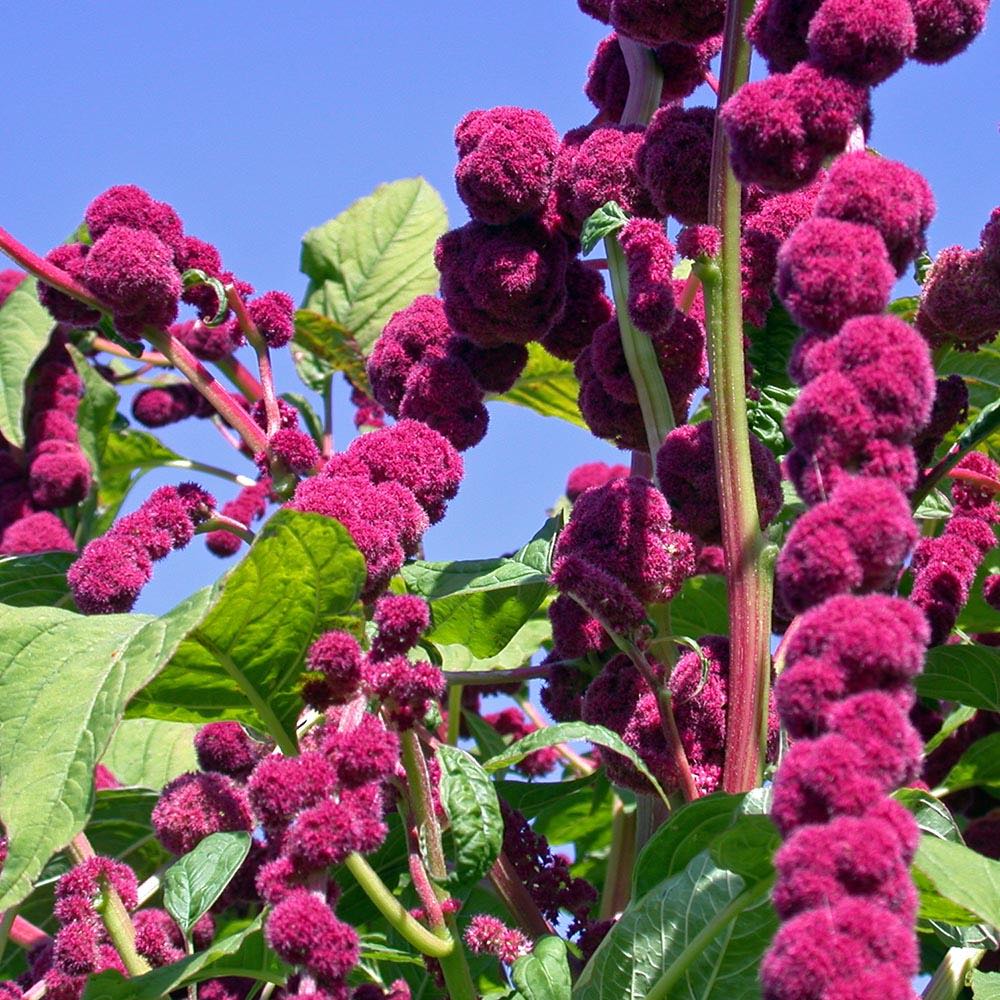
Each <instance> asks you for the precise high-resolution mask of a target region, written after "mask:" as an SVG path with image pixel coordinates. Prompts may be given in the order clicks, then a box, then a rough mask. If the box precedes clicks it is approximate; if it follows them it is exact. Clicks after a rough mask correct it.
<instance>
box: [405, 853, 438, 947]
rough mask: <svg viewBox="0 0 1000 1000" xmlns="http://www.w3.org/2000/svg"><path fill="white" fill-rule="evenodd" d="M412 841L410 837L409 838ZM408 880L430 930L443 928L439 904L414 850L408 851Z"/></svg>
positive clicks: (422, 864) (418, 856)
mask: <svg viewBox="0 0 1000 1000" xmlns="http://www.w3.org/2000/svg"><path fill="white" fill-rule="evenodd" d="M410 839H411V840H412V839H413V838H412V837H411V838H410ZM409 865H410V878H411V879H413V888H414V889H416V891H417V895H418V896H419V897H420V903H421V905H422V906H423V908H424V913H425V914H426V915H427V921H428V923H429V924H430V925H431V928H432V929H434V930H437V929H438V928H439V927H444V913H443V912H442V911H441V904H440V903H439V902H438V898H437V895H436V894H435V892H434V886H432V885H431V880H430V878H429V877H428V875H427V870H426V869H425V868H424V863H423V862H422V861H421V860H420V855H419V854H417V853H416V851H414V850H412V849H411V850H410V855H409Z"/></svg>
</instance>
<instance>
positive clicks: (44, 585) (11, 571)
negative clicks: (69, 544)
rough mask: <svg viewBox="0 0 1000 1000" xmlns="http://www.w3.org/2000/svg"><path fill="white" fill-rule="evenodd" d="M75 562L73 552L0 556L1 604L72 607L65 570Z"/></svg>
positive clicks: (24, 606)
mask: <svg viewBox="0 0 1000 1000" xmlns="http://www.w3.org/2000/svg"><path fill="white" fill-rule="evenodd" d="M75 560H76V553H74V552H44V553H42V554H41V555H37V556H2V557H0V603H3V604H10V605H12V606H13V607H16V608H30V607H33V606H35V605H39V604H44V605H53V604H58V605H61V606H63V607H66V606H69V607H72V605H73V598H72V597H70V595H69V587H68V586H67V585H66V570H68V569H69V568H70V566H71V565H72V564H73V562H74V561H75Z"/></svg>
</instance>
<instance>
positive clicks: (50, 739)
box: [0, 591, 208, 909]
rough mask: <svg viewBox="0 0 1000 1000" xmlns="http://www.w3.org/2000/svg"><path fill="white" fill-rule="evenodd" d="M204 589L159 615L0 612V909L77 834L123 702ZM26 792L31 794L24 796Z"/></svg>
mask: <svg viewBox="0 0 1000 1000" xmlns="http://www.w3.org/2000/svg"><path fill="white" fill-rule="evenodd" d="M207 605H208V595H207V592H205V591H201V592H199V593H197V594H195V595H194V596H193V597H190V598H188V599H187V600H186V601H184V602H183V603H182V604H180V605H179V606H178V607H176V608H174V610H173V611H170V612H169V613H168V614H166V615H164V616H163V617H162V618H151V617H149V616H148V615H99V616H95V617H83V616H81V615H76V614H72V613H70V612H68V611H62V610H59V609H57V608H25V609H14V608H8V607H0V774H2V775H3V781H2V782H0V816H3V821H4V825H5V826H6V828H7V834H8V837H9V854H8V857H7V861H6V863H5V864H4V867H3V871H2V872H0V909H6V908H7V907H9V906H13V905H15V904H16V903H17V902H18V901H19V900H21V899H23V898H24V897H25V896H26V895H27V894H28V893H29V892H30V891H31V884H32V882H33V880H34V879H35V878H36V877H37V876H38V874H39V872H41V870H42V866H43V865H44V864H45V862H46V861H47V860H48V858H49V856H50V855H51V854H52V852H53V851H55V850H57V849H59V848H60V847H63V846H64V845H65V844H67V843H68V842H69V841H70V839H71V838H72V837H73V836H75V835H76V834H77V833H79V832H80V830H82V829H83V827H84V825H85V824H86V821H87V815H88V814H89V812H90V809H91V806H92V805H93V774H94V766H95V765H96V764H97V761H98V759H99V758H100V756H101V754H102V753H103V752H104V749H105V747H107V745H108V742H109V741H110V739H111V734H112V733H113V732H114V729H115V726H117V724H118V722H119V720H120V719H121V717H122V714H123V713H124V711H125V705H126V704H127V703H128V701H129V699H130V698H131V697H132V696H133V695H134V694H135V693H136V691H138V690H139V689H140V688H141V687H142V686H143V685H144V684H146V683H148V682H149V680H150V678H152V677H154V676H155V675H156V674H157V672H158V671H159V670H161V669H162V667H163V665H164V664H165V663H166V662H167V660H168V659H169V658H170V657H171V656H172V655H173V653H174V650H175V649H176V648H177V646H178V645H179V643H180V642H181V640H182V639H183V637H184V635H185V634H186V633H187V632H188V630H189V629H191V628H192V627H193V626H194V625H195V624H196V623H197V622H198V621H200V620H201V617H202V616H203V615H204V613H205V610H206V608H207ZM29 789H30V795H29V794H26V792H27V790H29Z"/></svg>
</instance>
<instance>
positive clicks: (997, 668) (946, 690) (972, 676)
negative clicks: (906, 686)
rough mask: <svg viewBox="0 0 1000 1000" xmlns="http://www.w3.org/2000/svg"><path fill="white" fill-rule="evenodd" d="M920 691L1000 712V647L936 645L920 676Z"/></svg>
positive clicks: (946, 699)
mask: <svg viewBox="0 0 1000 1000" xmlns="http://www.w3.org/2000/svg"><path fill="white" fill-rule="evenodd" d="M917 693H918V694H920V695H922V696H923V697H925V698H939V699H940V700H941V701H957V702H958V703H959V704H961V705H968V706H970V707H972V708H985V709H988V710H989V711H991V712H1000V649H994V648H992V647H990V646H978V645H965V646H935V647H934V648H933V649H931V650H930V651H929V652H928V654H927V661H926V662H925V664H924V670H923V673H922V674H920V676H918V677H917Z"/></svg>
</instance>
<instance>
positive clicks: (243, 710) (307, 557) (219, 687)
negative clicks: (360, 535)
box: [129, 510, 365, 752]
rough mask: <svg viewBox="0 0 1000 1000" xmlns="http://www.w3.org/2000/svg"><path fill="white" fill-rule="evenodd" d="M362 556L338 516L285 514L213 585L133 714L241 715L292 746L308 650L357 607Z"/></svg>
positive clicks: (173, 717) (178, 718) (181, 718)
mask: <svg viewBox="0 0 1000 1000" xmlns="http://www.w3.org/2000/svg"><path fill="white" fill-rule="evenodd" d="M364 579H365V562H364V559H363V558H362V556H361V553H360V552H358V550H357V548H356V547H355V545H354V542H353V541H352V540H351V536H350V535H349V534H348V533H347V531H346V529H345V528H344V527H343V525H341V524H340V523H339V522H338V521H334V520H332V519H331V518H327V517H323V516H322V515H320V514H302V513H299V512H298V511H291V510H280V511H278V512H277V513H276V514H275V515H274V516H273V517H272V518H271V519H270V520H269V521H268V522H267V523H266V524H265V525H264V527H263V528H261V529H260V531H259V532H258V534H257V538H256V539H255V541H254V543H253V545H252V546H251V547H250V551H249V552H248V553H247V555H246V556H245V557H244V559H243V561H242V562H240V563H239V564H238V565H237V566H236V567H234V568H233V569H232V570H231V571H230V572H229V573H228V574H227V575H226V576H225V577H223V579H222V581H221V582H220V583H219V584H217V585H216V587H215V588H214V589H213V602H212V607H211V610H210V611H209V613H208V615H207V616H206V617H205V619H204V621H202V622H201V623H200V624H199V625H198V627H197V628H196V629H194V630H193V631H192V632H191V633H190V634H189V635H188V637H187V638H186V639H185V640H184V642H183V643H181V645H180V648H179V649H178V650H177V652H176V653H175V654H174V656H173V658H172V659H171V661H170V663H169V664H168V666H167V668H166V670H164V671H163V673H162V674H160V676H159V677H157V679H156V680H155V681H154V682H153V683H152V684H150V685H149V686H148V687H147V688H146V689H145V690H144V691H142V692H141V694H140V695H139V696H138V697H137V698H136V700H135V701H134V703H133V704H132V706H131V707H130V710H129V714H130V715H131V716H133V717H136V716H139V717H144V718H153V719H166V720H169V721H174V722H211V721H214V720H218V719H234V720H237V721H240V722H245V723H247V724H248V725H250V726H252V727H253V728H255V729H260V730H264V731H266V732H269V733H270V734H271V735H272V736H273V737H274V738H275V739H276V740H277V741H278V742H279V744H280V745H281V747H282V749H283V750H285V751H286V752H288V751H292V752H294V747H295V740H294V738H293V734H294V730H295V720H296V718H297V717H298V715H299V713H300V712H301V710H302V699H301V698H300V696H299V694H298V683H299V679H300V676H301V674H302V663H303V660H304V658H305V654H306V649H307V648H308V646H309V644H310V643H311V642H312V640H313V639H315V638H316V636H317V635H319V634H320V633H321V632H325V631H327V630H328V629H331V628H334V627H338V626H341V627H342V626H343V625H344V624H345V621H344V616H347V615H353V614H355V613H356V612H357V599H358V594H359V593H360V591H361V586H362V584H363V583H364Z"/></svg>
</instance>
